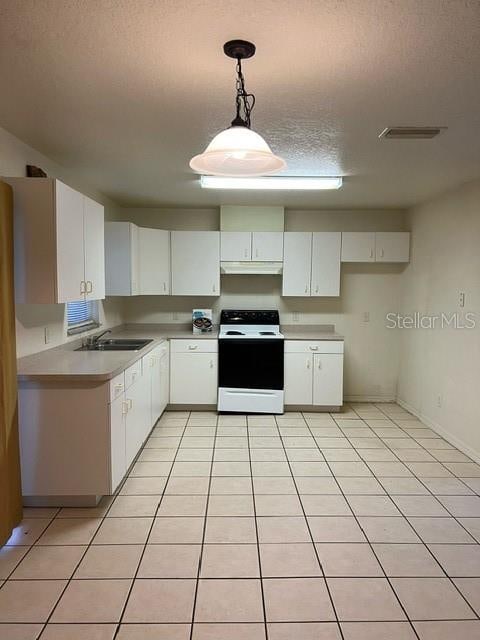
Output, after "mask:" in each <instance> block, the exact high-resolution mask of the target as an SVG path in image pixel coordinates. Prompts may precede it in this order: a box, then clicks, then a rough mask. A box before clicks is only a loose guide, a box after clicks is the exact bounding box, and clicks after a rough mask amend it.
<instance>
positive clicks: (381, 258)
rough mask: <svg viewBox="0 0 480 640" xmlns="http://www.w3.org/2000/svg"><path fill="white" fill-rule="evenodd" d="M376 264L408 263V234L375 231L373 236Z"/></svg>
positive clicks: (406, 232)
mask: <svg viewBox="0 0 480 640" xmlns="http://www.w3.org/2000/svg"><path fill="white" fill-rule="evenodd" d="M375 257H376V261H377V262H408V261H409V259H410V233H408V231H405V232H398V231H392V232H385V231H381V232H380V231H377V233H376V234H375Z"/></svg>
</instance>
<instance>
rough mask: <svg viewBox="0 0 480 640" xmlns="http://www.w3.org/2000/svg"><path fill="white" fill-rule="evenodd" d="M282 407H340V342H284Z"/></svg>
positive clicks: (341, 378)
mask: <svg viewBox="0 0 480 640" xmlns="http://www.w3.org/2000/svg"><path fill="white" fill-rule="evenodd" d="M285 404H286V405H307V406H308V405H312V406H325V407H339V406H341V405H342V404H343V342H342V341H340V340H315V341H307V340H286V341H285Z"/></svg>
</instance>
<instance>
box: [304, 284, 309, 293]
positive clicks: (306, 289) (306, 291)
mask: <svg viewBox="0 0 480 640" xmlns="http://www.w3.org/2000/svg"><path fill="white" fill-rule="evenodd" d="M305 293H308V284H306V285H305Z"/></svg>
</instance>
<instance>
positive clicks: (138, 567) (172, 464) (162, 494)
mask: <svg viewBox="0 0 480 640" xmlns="http://www.w3.org/2000/svg"><path fill="white" fill-rule="evenodd" d="M189 417H190V412H189V415H188V417H187V421H186V422H185V427H184V429H183V431H182V435H181V436H180V440H179V443H178V446H177V450H176V452H175V456H174V458H173V460H172V461H171V466H170V473H169V474H168V476H167V478H166V480H165V485H164V487H163V491H162V493H161V495H160V499H159V501H158V504H157V508H156V509H155V514H154V516H153V518H152V522H151V524H150V527H149V529H148V533H147V536H146V538H145V542H144V544H143V550H142V553H141V554H140V559H139V561H138V564H137V568H136V569H135V572H134V574H133V577H132V578H131V584H130V588H129V590H128V592H127V597H126V598H125V602H124V604H123V607H122V609H121V611H120V615H119V617H118V622H117V623H116V629H115V633H114V634H113V640H115V638H116V637H117V636H118V634H119V632H120V626H121V625H122V623H123V617H124V615H125V611H126V609H127V606H128V602H129V600H130V597H131V595H132V591H133V587H134V585H135V580H136V578H137V575H138V571H139V569H140V565H141V564H142V560H143V556H144V555H145V551H146V549H147V544H148V540H149V538H150V535H151V533H152V529H153V527H154V525H155V519H156V516H157V513H158V510H159V509H160V505H161V503H162V500H163V498H164V496H165V491H166V489H167V485H168V481H169V480H170V477H171V475H172V471H173V466H174V464H175V459H176V457H177V455H178V451H179V449H180V444H181V442H182V439H183V434H184V433H185V429H186V428H187V422H188V420H189ZM158 422H159V421H158V420H157V422H156V423H155V425H154V426H153V428H152V430H151V431H150V434H151V433H152V432H153V429H155V428H156V426H157V424H158ZM150 434H149V436H148V437H151V436H150ZM147 440H148V438H147ZM145 442H146V441H145ZM144 447H145V443H144V444H143V446H142V448H141V449H140V451H139V452H138V455H137V457H136V458H135V460H136V459H137V458H138V457H139V456H140V453H141V452H142V451H143V450H144ZM131 468H133V465H132V467H131ZM128 477H130V476H128ZM124 482H126V478H125V480H124ZM122 486H123V483H122ZM112 504H113V503H112Z"/></svg>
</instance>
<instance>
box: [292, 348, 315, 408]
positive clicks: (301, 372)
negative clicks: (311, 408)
mask: <svg viewBox="0 0 480 640" xmlns="http://www.w3.org/2000/svg"><path fill="white" fill-rule="evenodd" d="M312 393H313V355H312V354H309V353H286V354H285V404H312V401H313V395H312Z"/></svg>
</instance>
